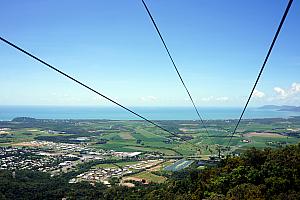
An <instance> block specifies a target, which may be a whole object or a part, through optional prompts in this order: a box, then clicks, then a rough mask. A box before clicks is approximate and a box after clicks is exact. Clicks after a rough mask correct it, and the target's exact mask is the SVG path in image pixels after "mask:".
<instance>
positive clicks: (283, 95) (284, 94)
mask: <svg viewBox="0 0 300 200" xmlns="http://www.w3.org/2000/svg"><path fill="white" fill-rule="evenodd" d="M274 91H275V92H276V94H278V95H279V96H280V97H281V98H285V97H286V96H287V93H286V91H285V90H284V89H282V88H280V87H274Z"/></svg>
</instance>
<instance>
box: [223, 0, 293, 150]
mask: <svg viewBox="0 0 300 200" xmlns="http://www.w3.org/2000/svg"><path fill="white" fill-rule="evenodd" d="M292 3H293V0H289V2H288V5H287V7H286V9H285V11H284V14H283V16H282V18H281V21H280V23H279V26H278V28H277V31H276V33H275V35H274V37H273V40H272V43H271V45H270V47H269V50H268V53H267V55H266V57H265V59H264V62H263V64H262V66H261V69H260V71H259V74H258V76H257V78H256V81H255V83H254V85H253V88H252V90H251V92H250V95H249V97H248V99H247V102H246V104H245V107H244V109H243V111H242V113H241V115H240V118H239V120H238V122H237V124H236V126H235V128H234V130H233V132H232V134H231V137H230V139H229V141H228V144H227V147H229V145H230V143H231V141H232V137H233V135H234V134H235V133H236V130H237V128H238V126H239V124H240V122H241V120H242V118H243V115H244V113H245V110H246V109H247V106H248V104H249V102H250V99H251V97H252V95H253V93H254V90H255V88H256V85H257V83H258V81H259V78H260V77H261V75H262V73H263V70H264V68H265V66H266V64H267V61H268V59H269V57H270V55H271V52H272V49H273V47H274V45H275V42H276V40H277V37H278V35H279V33H280V30H281V28H282V26H283V24H284V21H285V19H286V16H287V14H288V12H289V10H290V7H291V5H292Z"/></svg>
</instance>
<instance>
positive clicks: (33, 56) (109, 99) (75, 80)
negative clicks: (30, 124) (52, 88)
mask: <svg viewBox="0 0 300 200" xmlns="http://www.w3.org/2000/svg"><path fill="white" fill-rule="evenodd" d="M0 40H2V41H3V42H5V43H6V44H8V45H9V46H11V47H13V48H15V49H17V50H18V51H20V52H22V53H24V54H26V55H27V56H29V57H31V58H33V59H34V60H36V61H38V62H40V63H42V64H43V65H45V66H47V67H48V68H50V69H52V70H54V71H56V72H57V73H59V74H61V75H63V76H65V77H67V78H68V79H71V80H72V81H74V82H76V83H78V84H79V85H81V86H83V87H84V88H86V89H88V90H90V91H92V92H93V93H96V94H97V95H99V96H101V97H103V98H105V99H106V100H108V101H110V102H112V103H113V104H116V105H117V106H119V107H121V108H123V109H124V110H126V111H128V112H130V113H132V114H134V115H135V116H137V117H139V118H141V119H143V120H145V121H147V122H148V123H150V124H152V125H154V126H156V127H157V128H159V129H161V130H163V131H165V132H167V133H169V134H171V135H173V136H175V137H178V138H180V139H181V140H183V141H185V142H187V143H189V144H191V145H192V146H194V147H196V148H197V149H198V148H199V147H198V146H197V145H195V144H193V143H191V142H189V141H188V140H186V139H185V138H183V137H180V136H179V135H178V134H175V133H173V132H171V131H169V130H167V129H165V128H163V127H162V126H160V125H158V124H157V123H155V122H153V121H151V120H149V119H147V118H145V117H143V116H142V115H140V114H138V113H136V112H135V111H133V110H131V109H129V108H127V107H125V106H123V105H121V104H120V103H118V102H116V101H115V100H113V99H111V98H109V97H107V96H105V95H103V94H102V93H100V92H98V91H97V90H95V89H93V88H91V87H90V86H88V85H86V84H85V83H83V82H81V81H79V80H77V79H75V78H73V77H72V76H70V75H68V74H67V73H65V72H63V71H61V70H60V69H58V68H56V67H54V66H53V65H50V64H49V63H47V62H46V61H44V60H42V59H40V58H38V57H37V56H35V55H33V54H31V53H29V52H28V51H26V50H24V49H22V48H21V47H19V46H17V45H15V44H13V43H11V42H10V41H8V40H6V39H4V38H3V37H1V36H0Z"/></svg>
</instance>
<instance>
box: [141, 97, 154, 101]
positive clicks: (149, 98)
mask: <svg viewBox="0 0 300 200" xmlns="http://www.w3.org/2000/svg"><path fill="white" fill-rule="evenodd" d="M140 100H141V101H144V102H155V101H157V97H155V96H146V97H141V98H140Z"/></svg>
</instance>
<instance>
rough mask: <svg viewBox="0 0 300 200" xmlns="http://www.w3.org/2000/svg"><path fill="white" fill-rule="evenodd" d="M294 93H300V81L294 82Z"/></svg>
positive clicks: (292, 89) (292, 88)
mask: <svg viewBox="0 0 300 200" xmlns="http://www.w3.org/2000/svg"><path fill="white" fill-rule="evenodd" d="M291 92H292V93H300V83H293V84H292V87H291Z"/></svg>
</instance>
